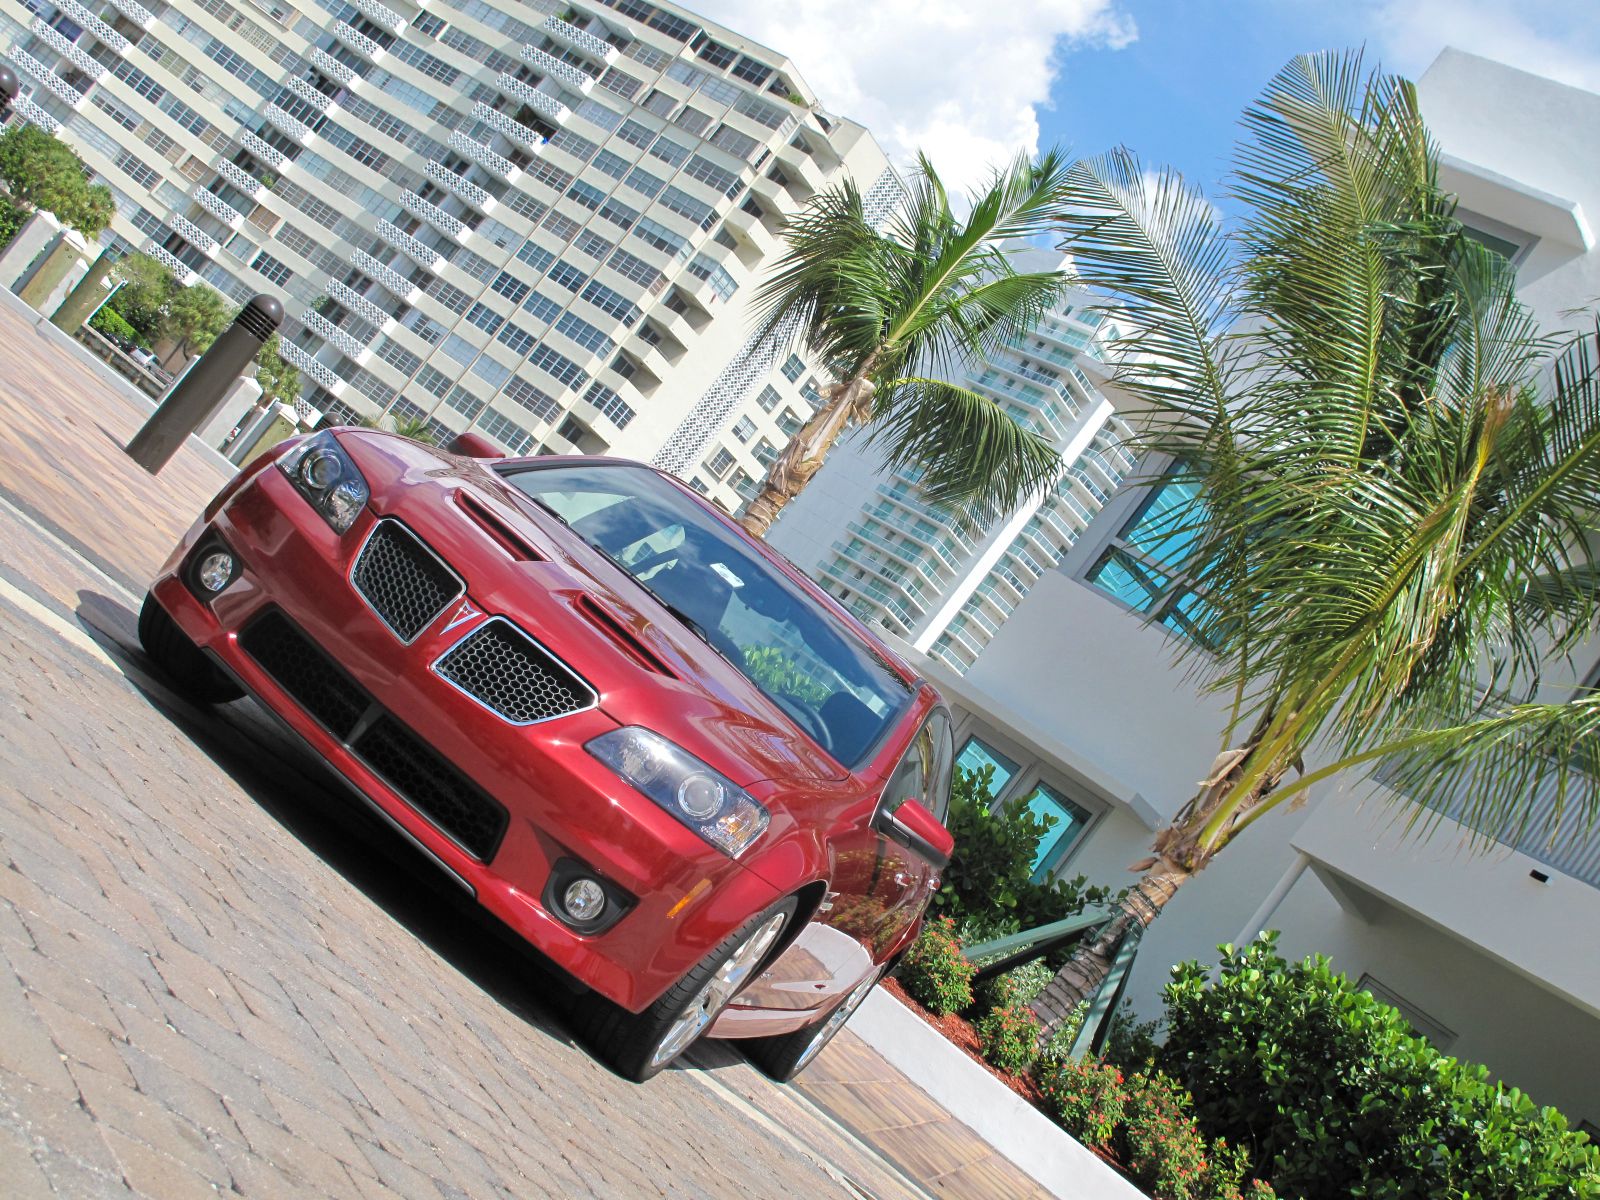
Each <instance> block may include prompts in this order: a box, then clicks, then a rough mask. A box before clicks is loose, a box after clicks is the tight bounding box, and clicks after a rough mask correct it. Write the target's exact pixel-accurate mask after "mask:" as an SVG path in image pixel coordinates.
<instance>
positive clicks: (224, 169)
mask: <svg viewBox="0 0 1600 1200" xmlns="http://www.w3.org/2000/svg"><path fill="white" fill-rule="evenodd" d="M216 170H217V174H218V175H221V176H222V177H223V178H224V179H226V180H227V181H228V182H229V183H231V184H233V186H234V187H236V188H238V189H239V190H240V191H241V192H243V193H244V194H245V195H247V196H250V197H251V198H252V199H253V198H254V197H256V196H259V195H260V194H261V181H260V180H259V179H257V178H256V177H255V176H254V175H252V174H250V172H249V171H246V170H245V169H244V168H243V167H241V166H240V165H239V164H238V163H236V162H230V161H229V160H228V159H226V158H225V159H223V160H222V161H221V162H219V163H218V164H217V167H216Z"/></svg>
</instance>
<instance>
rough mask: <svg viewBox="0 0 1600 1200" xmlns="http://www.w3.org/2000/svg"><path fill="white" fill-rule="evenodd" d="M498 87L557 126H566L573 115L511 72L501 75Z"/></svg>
mask: <svg viewBox="0 0 1600 1200" xmlns="http://www.w3.org/2000/svg"><path fill="white" fill-rule="evenodd" d="M496 86H498V87H499V89H500V90H501V91H502V92H504V93H505V94H506V95H508V96H510V97H512V98H513V99H517V100H521V101H522V102H523V103H524V104H526V105H527V106H528V107H529V108H531V109H533V111H534V112H536V113H538V114H539V115H540V116H541V117H544V118H545V119H546V120H547V121H552V122H554V123H555V124H557V125H562V124H565V123H566V120H567V118H568V117H569V116H571V115H572V110H571V109H570V108H568V107H567V106H566V105H565V104H563V103H561V101H559V100H557V99H556V98H555V97H554V96H551V95H547V94H546V93H544V92H541V91H540V90H539V89H538V88H536V87H534V86H533V85H532V84H530V83H528V82H527V81H526V80H523V79H518V78H517V77H516V76H515V75H513V74H511V73H510V72H509V71H502V72H501V73H500V78H499V79H498V80H496Z"/></svg>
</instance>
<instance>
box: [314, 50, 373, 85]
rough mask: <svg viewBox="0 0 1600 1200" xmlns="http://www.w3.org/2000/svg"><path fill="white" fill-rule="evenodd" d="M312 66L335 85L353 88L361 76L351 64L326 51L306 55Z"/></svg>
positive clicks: (315, 51)
mask: <svg viewBox="0 0 1600 1200" xmlns="http://www.w3.org/2000/svg"><path fill="white" fill-rule="evenodd" d="M306 58H307V59H308V60H309V61H310V63H311V65H312V66H313V67H315V68H316V69H317V70H319V71H321V72H322V73H323V74H324V75H326V76H327V77H328V78H329V79H331V80H333V81H334V82H335V83H340V84H343V85H344V86H345V87H349V86H351V85H352V84H353V83H355V81H356V80H358V79H360V78H361V76H360V75H357V74H356V69H355V68H354V67H352V66H351V65H350V64H349V63H342V62H340V61H339V60H338V59H337V58H335V57H334V56H333V55H331V54H329V53H328V52H327V51H326V50H312V51H311V53H310V54H308V55H306Z"/></svg>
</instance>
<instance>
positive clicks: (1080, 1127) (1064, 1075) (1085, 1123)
mask: <svg viewBox="0 0 1600 1200" xmlns="http://www.w3.org/2000/svg"><path fill="white" fill-rule="evenodd" d="M1037 1078H1038V1083H1039V1090H1040V1091H1041V1092H1042V1093H1043V1094H1044V1098H1045V1100H1046V1101H1047V1102H1048V1103H1049V1105H1050V1108H1051V1110H1052V1111H1053V1112H1054V1113H1055V1117H1056V1120H1057V1121H1058V1122H1059V1123H1060V1125H1061V1127H1062V1128H1063V1129H1065V1130H1066V1131H1067V1132H1068V1133H1070V1134H1071V1135H1072V1136H1073V1137H1075V1138H1077V1139H1078V1140H1079V1141H1080V1142H1083V1143H1085V1144H1086V1145H1090V1146H1109V1145H1110V1144H1111V1138H1112V1135H1113V1134H1115V1133H1116V1132H1117V1130H1118V1129H1120V1128H1121V1127H1122V1118H1123V1114H1124V1112H1125V1110H1126V1108H1127V1104H1128V1096H1127V1092H1126V1091H1125V1090H1124V1088H1123V1078H1122V1072H1121V1071H1119V1070H1117V1068H1115V1067H1113V1066H1112V1065H1111V1064H1110V1063H1103V1062H1100V1061H1099V1060H1098V1059H1093V1058H1053V1059H1046V1060H1043V1061H1042V1062H1041V1065H1040V1068H1039V1071H1038V1073H1037Z"/></svg>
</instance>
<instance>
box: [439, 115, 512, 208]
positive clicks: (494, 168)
mask: <svg viewBox="0 0 1600 1200" xmlns="http://www.w3.org/2000/svg"><path fill="white" fill-rule="evenodd" d="M491 111H493V110H491ZM512 123H513V124H515V122H512ZM446 145H448V146H449V147H450V149H452V150H454V151H455V152H456V153H457V154H459V155H461V157H462V158H465V159H468V160H469V161H471V162H475V163H477V164H478V165H479V166H480V167H482V168H483V169H484V170H485V171H488V172H489V173H490V174H491V175H497V176H499V177H500V178H501V179H504V180H505V181H506V182H507V183H515V182H516V181H517V180H518V179H520V178H521V177H522V170H521V168H520V167H518V166H517V165H516V164H515V163H514V162H512V161H511V160H510V159H509V158H506V157H505V156H504V155H501V154H496V153H495V152H494V151H493V150H491V149H489V147H487V146H485V145H484V144H483V143H482V142H475V141H473V140H472V139H471V138H469V137H468V136H467V135H466V134H464V133H462V132H461V131H460V130H459V129H457V130H454V131H453V132H452V133H451V134H450V136H449V138H447V139H446ZM485 194H487V193H485Z"/></svg>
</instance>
